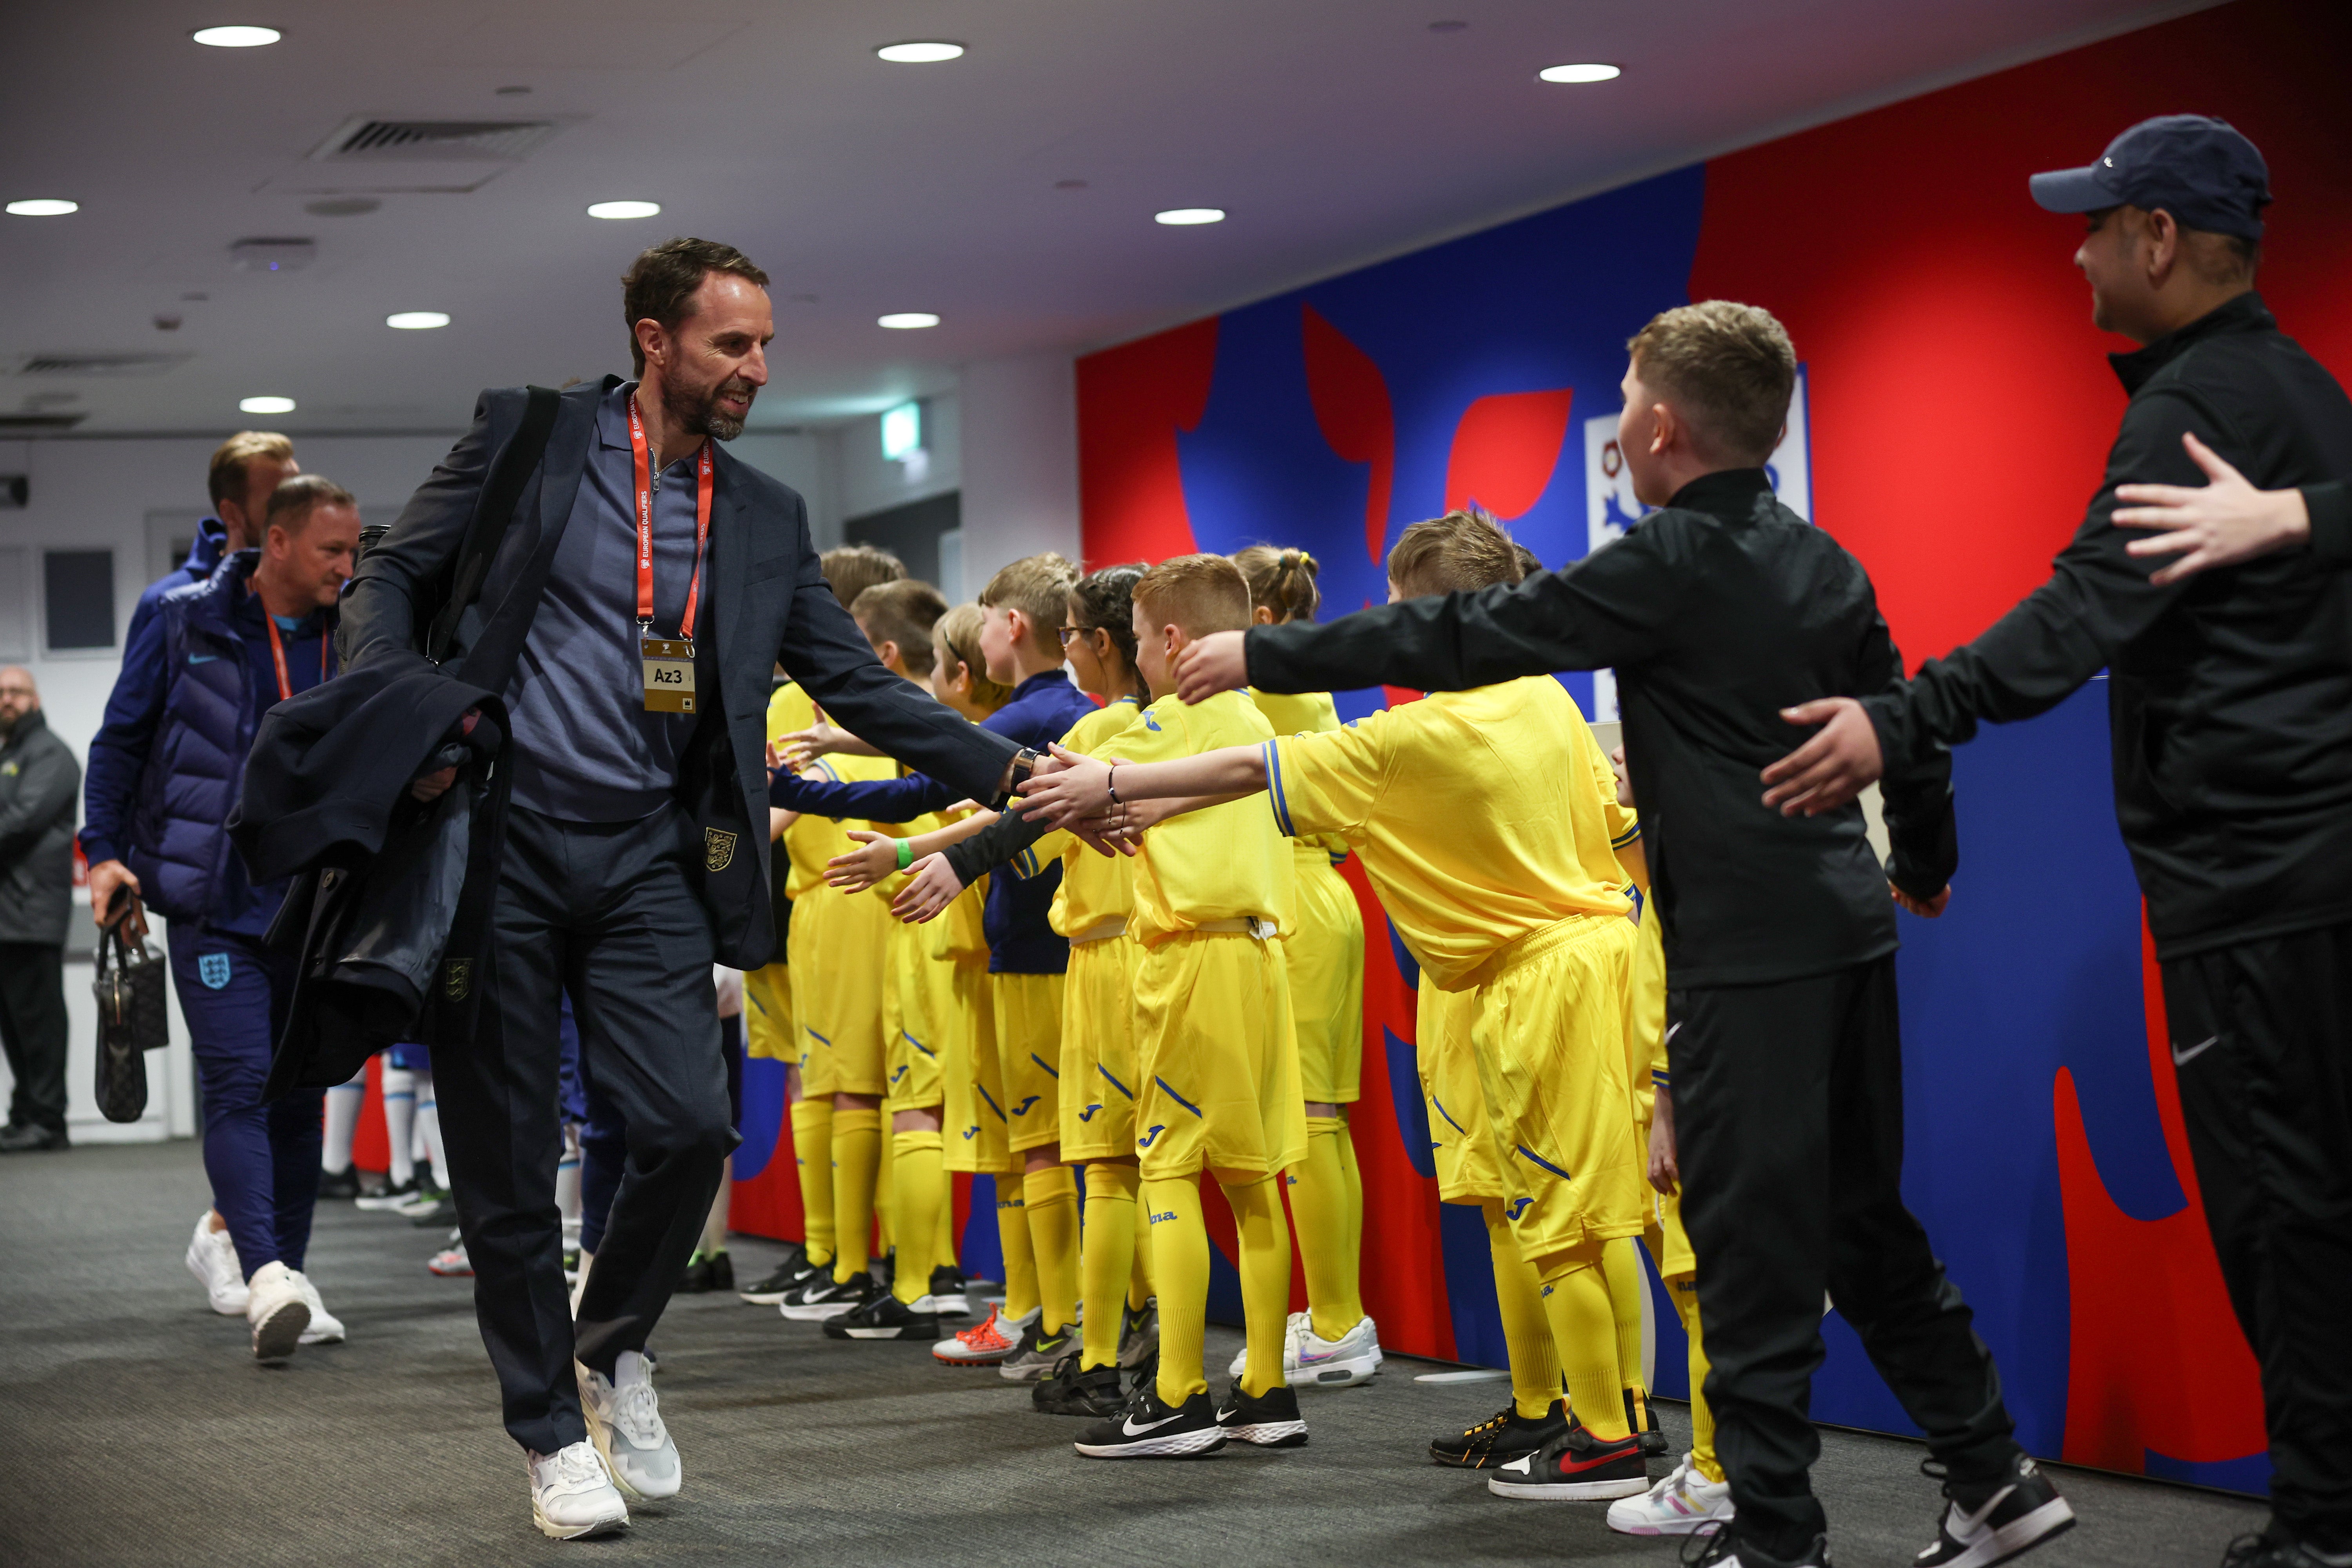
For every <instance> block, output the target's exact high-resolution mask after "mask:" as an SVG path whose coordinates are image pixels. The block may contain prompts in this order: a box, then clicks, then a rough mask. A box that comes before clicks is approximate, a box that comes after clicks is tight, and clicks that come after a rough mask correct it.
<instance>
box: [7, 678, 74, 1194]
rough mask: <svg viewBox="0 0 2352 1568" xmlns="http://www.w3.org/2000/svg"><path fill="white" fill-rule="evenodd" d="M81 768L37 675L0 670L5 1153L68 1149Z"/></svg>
mask: <svg viewBox="0 0 2352 1568" xmlns="http://www.w3.org/2000/svg"><path fill="white" fill-rule="evenodd" d="M80 794H81V765H80V764H79V763H76V762H75V761H74V756H73V752H71V751H70V750H68V748H67V746H66V743H65V742H63V741H60V740H58V738H57V736H56V734H55V733H54V732H52V731H50V729H49V726H48V723H47V721H45V720H44V719H43V718H42V717H41V694H40V691H39V690H38V689H37V688H36V687H35V686H34V685H33V672H32V671H31V670H29V669H26V668H21V667H20V666H17V665H13V664H12V665H8V666H6V667H5V668H0V1045H5V1047H7V1051H8V1074H9V1076H10V1077H11V1078H13V1079H16V1087H15V1088H14V1089H12V1090H11V1091H10V1093H9V1096H8V1125H7V1126H6V1127H5V1128H0V1153H5V1154H15V1153H21V1152H25V1151H27V1150H34V1149H63V1148H65V1147H66V1146H67V1145H66V982H65V951H66V949H65V942H66V922H67V921H68V919H69V918H70V916H71V914H72V906H73V830H74V802H75V800H76V799H78V798H79V796H80Z"/></svg>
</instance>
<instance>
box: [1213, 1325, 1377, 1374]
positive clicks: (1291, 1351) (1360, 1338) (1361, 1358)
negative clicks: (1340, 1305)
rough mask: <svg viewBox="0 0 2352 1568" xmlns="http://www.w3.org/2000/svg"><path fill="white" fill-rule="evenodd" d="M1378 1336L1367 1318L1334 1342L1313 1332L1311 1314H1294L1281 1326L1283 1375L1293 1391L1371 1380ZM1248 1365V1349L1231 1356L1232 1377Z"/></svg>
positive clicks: (1243, 1348) (1313, 1326) (1375, 1366)
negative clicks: (1232, 1359)
mask: <svg viewBox="0 0 2352 1568" xmlns="http://www.w3.org/2000/svg"><path fill="white" fill-rule="evenodd" d="M1381 1360H1382V1357H1381V1336H1380V1331H1379V1329H1378V1328H1377V1327H1376V1326H1375V1325H1374V1323H1373V1322H1372V1320H1371V1319H1370V1318H1369V1317H1365V1318H1360V1319H1358V1320H1357V1321H1356V1326H1355V1327H1354V1328H1352V1329H1349V1331H1347V1332H1346V1333H1344V1334H1342V1335H1340V1336H1339V1338H1338V1339H1337V1340H1327V1339H1325V1338H1323V1336H1322V1335H1320V1334H1318V1333H1317V1332H1316V1331H1315V1315H1314V1314H1313V1313H1312V1312H1293V1313H1291V1314H1290V1317H1289V1319H1288V1320H1287V1321H1286V1322H1285V1323H1284V1324H1283V1331H1282V1376H1283V1381H1284V1382H1286V1383H1287V1384H1290V1386H1291V1387H1293V1388H1346V1387H1348V1386H1349V1384H1358V1383H1364V1382H1368V1381H1370V1378H1371V1376H1372V1374H1373V1373H1377V1372H1379V1371H1380V1370H1381ZM1248 1365H1249V1346H1248V1345H1246V1344H1244V1345H1243V1346H1242V1349H1241V1352H1240V1353H1239V1354H1238V1355H1236V1356H1234V1364H1233V1368H1232V1371H1233V1375H1234V1376H1235V1377H1239V1376H1241V1375H1242V1373H1243V1372H1244V1370H1246V1369H1247V1367H1248Z"/></svg>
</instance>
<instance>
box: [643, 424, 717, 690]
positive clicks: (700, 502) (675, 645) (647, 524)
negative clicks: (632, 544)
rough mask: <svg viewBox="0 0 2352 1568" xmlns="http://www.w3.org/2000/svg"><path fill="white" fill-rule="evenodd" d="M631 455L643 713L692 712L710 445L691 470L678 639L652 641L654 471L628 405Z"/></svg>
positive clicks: (707, 528)
mask: <svg viewBox="0 0 2352 1568" xmlns="http://www.w3.org/2000/svg"><path fill="white" fill-rule="evenodd" d="M629 449H630V450H631V452H632V453H634V454H635V458H636V468H637V648H638V652H639V654H640V655H641V657H642V658H643V660H644V663H645V669H646V712H648V713H691V712H693V711H694V606H695V602H696V601H697V600H698V599H699V598H700V597H701V596H702V547H703V544H704V543H705V542H707V541H708V540H709V537H710V441H709V437H704V438H703V443H702V457H701V458H700V460H699V461H698V462H697V463H696V464H695V468H694V575H693V576H692V577H691V578H690V579H688V582H687V584H686V614H685V615H684V616H682V617H680V619H679V621H678V627H677V636H676V637H656V636H654V471H653V459H652V458H651V457H650V455H649V454H648V453H647V450H646V423H645V420H644V418H643V417H642V416H640V415H639V414H638V413H637V400H636V399H635V398H634V397H632V398H630V399H629Z"/></svg>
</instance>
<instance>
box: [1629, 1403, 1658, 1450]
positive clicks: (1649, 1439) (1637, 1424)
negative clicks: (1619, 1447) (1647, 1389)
mask: <svg viewBox="0 0 2352 1568" xmlns="http://www.w3.org/2000/svg"><path fill="white" fill-rule="evenodd" d="M1625 1426H1626V1427H1627V1428H1628V1429H1629V1430H1631V1431H1632V1432H1633V1436H1636V1437H1638V1438H1640V1439H1641V1440H1642V1452H1643V1453H1644V1454H1663V1453H1664V1452H1665V1451H1666V1435H1665V1434H1664V1432H1661V1431H1659V1430H1658V1413H1657V1412H1656V1411H1655V1410H1653V1409H1652V1408H1650V1396H1649V1395H1648V1394H1642V1395H1641V1396H1640V1397H1639V1398H1636V1397H1635V1396H1634V1394H1633V1390H1632V1389H1630V1388H1629V1389H1627V1390H1626V1391H1625Z"/></svg>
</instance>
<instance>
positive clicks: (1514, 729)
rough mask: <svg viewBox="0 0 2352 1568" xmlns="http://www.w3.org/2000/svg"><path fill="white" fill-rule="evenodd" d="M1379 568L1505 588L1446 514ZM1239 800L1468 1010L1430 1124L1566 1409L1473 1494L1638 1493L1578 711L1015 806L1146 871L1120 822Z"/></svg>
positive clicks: (1477, 541)
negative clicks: (1329, 840)
mask: <svg viewBox="0 0 2352 1568" xmlns="http://www.w3.org/2000/svg"><path fill="white" fill-rule="evenodd" d="M1389 569H1390V579H1391V595H1393V596H1395V597H1400V598H1401V597H1409V596H1412V595H1417V594H1421V593H1428V592H1443V591H1450V590H1452V589H1454V588H1460V587H1475V586H1478V585H1481V584H1485V583H1490V582H1504V583H1507V582H1513V581H1516V580H1517V575H1518V571H1519V568H1518V565H1517V558H1516V555H1515V553H1514V552H1513V551H1512V549H1511V546H1510V542H1509V541H1508V539H1507V537H1506V536H1505V535H1504V534H1503V533H1502V531H1501V530H1500V529H1499V528H1497V527H1496V525H1495V524H1494V522H1493V521H1492V520H1490V519H1487V518H1486V517H1484V516H1483V515H1471V514H1462V513H1456V514H1453V515H1451V516H1449V517H1446V518H1443V519H1438V520H1435V521H1432V522H1425V523H1417V524H1415V525H1414V526H1413V527H1412V528H1411V529H1408V530H1406V531H1405V533H1404V535H1403V537H1402V538H1401V539H1400V540H1399V541H1398V543H1397V546H1396V548H1395V550H1394V551H1392V552H1391V556H1390V561H1389ZM1108 750H1110V751H1113V752H1116V751H1118V748H1117V747H1112V748H1108ZM1261 789H1263V790H1265V791H1266V792H1267V795H1268V802H1267V804H1268V805H1270V806H1271V808H1272V814H1273V816H1275V818H1276V821H1277V823H1278V824H1279V825H1280V826H1281V827H1282V828H1283V829H1284V830H1285V831H1286V832H1287V833H1291V834H1301V833H1314V832H1336V833H1339V834H1340V835H1342V836H1344V837H1346V838H1347V840H1348V841H1349V844H1351V845H1352V846H1353V847H1355V848H1356V850H1357V852H1358V853H1359V854H1360V856H1361V857H1362V859H1363V864H1364V868H1365V870H1366V871H1367V872H1368V873H1369V874H1370V877H1371V879H1372V881H1373V884H1374V886H1375V887H1376V888H1377V889H1379V891H1380V894H1381V903H1382V904H1383V906H1384V907H1385V908H1386V909H1387V910H1388V912H1389V916H1390V919H1391V921H1393V922H1394V923H1395V925H1396V927H1397V929H1398V931H1399V933H1400V934H1401V935H1402V938H1403V940H1404V942H1405V944H1406V946H1407V947H1408V948H1409V949H1410V950H1411V951H1412V953H1413V956H1414V957H1415V958H1416V959H1417V960H1419V961H1420V963H1421V966H1422V978H1423V985H1424V986H1425V987H1427V986H1434V987H1436V988H1437V989H1439V990H1442V991H1445V992H1449V993H1462V992H1470V993H1473V994H1474V1001H1473V1003H1472V1005H1471V1007H1470V1009H1469V1011H1470V1019H1469V1035H1470V1044H1471V1052H1470V1054H1471V1056H1472V1058H1473V1059H1474V1060H1475V1067H1476V1072H1475V1078H1476V1080H1477V1096H1476V1100H1477V1103H1476V1105H1475V1114H1474V1113H1473V1111H1474V1107H1473V1105H1472V1104H1471V1103H1470V1102H1469V1097H1468V1095H1467V1093H1466V1091H1465V1103H1463V1104H1462V1105H1460V1106H1449V1109H1450V1110H1454V1112H1455V1118H1454V1120H1455V1121H1458V1123H1459V1134H1460V1136H1461V1137H1463V1138H1464V1139H1465V1140H1466V1141H1468V1142H1472V1143H1474V1144H1481V1145H1484V1148H1483V1150H1482V1151H1481V1152H1480V1154H1479V1156H1478V1157H1479V1158H1481V1159H1483V1160H1485V1161H1486V1162H1487V1163H1488V1164H1489V1165H1490V1166H1491V1168H1492V1169H1493V1171H1494V1172H1495V1173H1496V1181H1497V1182H1498V1184H1499V1185H1500V1187H1501V1190H1502V1193H1503V1194H1504V1196H1503V1200H1502V1201H1501V1202H1499V1203H1496V1204H1494V1205H1489V1209H1488V1212H1489V1217H1490V1234H1498V1235H1499V1237H1500V1241H1507V1242H1508V1243H1509V1244H1510V1245H1511V1246H1512V1247H1513V1249H1514V1250H1515V1252H1516V1253H1517V1256H1518V1257H1520V1258H1525V1259H1526V1260H1527V1262H1528V1264H1529V1265H1531V1266H1532V1267H1533V1269H1534V1271H1535V1273H1536V1276H1537V1278H1538V1279H1539V1280H1540V1289H1541V1291H1542V1294H1541V1296H1540V1298H1539V1300H1540V1302H1541V1306H1540V1309H1539V1310H1540V1311H1541V1314H1542V1315H1543V1316H1544V1317H1545V1318H1546V1319H1548V1320H1549V1328H1550V1337H1551V1340H1552V1342H1553V1343H1554V1345H1555V1347H1556V1348H1557V1352H1558V1354H1559V1362H1560V1364H1561V1368H1562V1371H1563V1372H1564V1373H1565V1381H1566V1384H1567V1386H1568V1389H1569V1392H1570V1400H1571V1404H1572V1406H1573V1414H1572V1415H1571V1414H1570V1413H1569V1412H1567V1411H1559V1412H1556V1413H1555V1412H1550V1411H1548V1412H1547V1413H1546V1415H1545V1416H1544V1417H1541V1418H1538V1420H1535V1421H1528V1422H1526V1423H1525V1425H1526V1426H1538V1427H1540V1426H1546V1425H1549V1426H1551V1427H1552V1430H1551V1432H1550V1433H1549V1435H1548V1436H1544V1435H1542V1434H1540V1433H1530V1432H1524V1431H1523V1432H1521V1433H1519V1434H1518V1436H1520V1437H1521V1438H1522V1439H1523V1440H1524V1438H1526V1437H1530V1436H1542V1437H1543V1440H1542V1446H1541V1447H1540V1448H1539V1449H1538V1450H1537V1451H1534V1452H1529V1451H1527V1450H1526V1449H1525V1448H1524V1447H1522V1448H1521V1451H1520V1452H1518V1454H1517V1457H1516V1458H1512V1459H1510V1460H1509V1461H1508V1462H1507V1463H1506V1464H1504V1465H1502V1466H1501V1467H1500V1468H1498V1469H1497V1472H1496V1482H1490V1483H1489V1484H1490V1486H1493V1487H1495V1488H1496V1489H1497V1490H1502V1491H1504V1494H1505V1495H1541V1496H1552V1497H1621V1496H1627V1495H1630V1494H1632V1493H1634V1492H1640V1491H1642V1490H1643V1489H1646V1487H1647V1485H1648V1478H1647V1472H1646V1468H1645V1467H1644V1465H1643V1458H1642V1453H1641V1448H1640V1445H1639V1443H1638V1441H1637V1440H1636V1439H1635V1438H1634V1437H1633V1435H1632V1434H1631V1433H1630V1432H1629V1431H1628V1429H1627V1426H1626V1422H1625V1412H1624V1406H1623V1403H1622V1398H1621V1396H1620V1391H1619V1383H1618V1372H1617V1340H1616V1331H1615V1324H1614V1321H1613V1318H1612V1310H1611V1302H1610V1296H1609V1290H1608V1287H1607V1285H1606V1283H1605V1281H1604V1279H1603V1277H1602V1274H1601V1259H1602V1256H1603V1253H1604V1250H1605V1248H1606V1247H1607V1245H1608V1243H1609V1242H1610V1241H1612V1240H1613V1239H1616V1238H1618V1237H1629V1236H1635V1235H1638V1234H1640V1232H1641V1230H1642V1228H1643V1203H1642V1184H1641V1183H1642V1160H1641V1155H1640V1152H1639V1151H1638V1150H1637V1148H1636V1147H1635V1144H1634V1141H1633V1107H1632V1096H1631V1089H1630V1086H1629V1085H1628V1083H1627V1080H1626V1056H1625V1044H1624V1033H1623V1031H1624V1022H1625V1011H1624V1010H1625V995H1626V990H1627V987H1628V985H1629V984H1630V983H1631V978H1632V976H1631V968H1632V959H1633V936H1634V931H1633V926H1632V924H1631V922H1629V921H1627V920H1626V919H1625V916H1626V915H1627V914H1628V913H1629V912H1630V911H1631V909H1632V904H1631V901H1630V900H1628V899H1627V898H1626V896H1625V894H1624V892H1623V890H1622V889H1623V880H1622V871H1621V869H1620V868H1619V866H1618V864H1617V861H1616V858H1615V856H1614V855H1613V854H1612V849H1611V842H1612V838H1613V837H1616V832H1615V831H1614V830H1613V829H1612V821H1613V820H1614V818H1615V817H1616V816H1618V815H1619V813H1618V808H1617V806H1616V802H1615V799H1614V793H1613V791H1614V785H1613V781H1611V780H1610V779H1609V775H1608V768H1607V763H1606V762H1605V761H1604V760H1603V759H1602V758H1601V754H1600V750H1599V747H1598V745H1597V744H1596V743H1595V742H1593V740H1592V735H1591V729H1590V727H1589V726H1588V725H1587V724H1586V723H1585V721H1584V719H1583V715H1581V714H1580V713H1579V712H1578V711H1577V710H1576V707H1575V704H1574V703H1573V702H1572V701H1571V700H1570V699H1569V697H1568V695H1567V693H1566V691H1565V690H1563V689H1561V688H1560V686H1559V683H1558V682H1556V681H1553V680H1550V679H1526V680H1518V681H1511V682H1507V683H1504V684H1502V685H1499V686H1494V687H1487V688H1484V689H1479V690H1475V691H1468V692H1461V693H1455V694H1450V695H1446V696H1442V697H1433V698H1430V699H1425V700H1422V701H1419V702H1413V703H1409V704H1406V705H1404V706H1402V707H1397V708H1391V709H1389V710H1385V711H1383V712H1381V713H1377V714H1374V715H1372V716H1370V718H1367V719H1365V720H1362V721H1359V722H1358V723H1356V724H1354V725H1350V726H1349V727H1347V728H1344V729H1341V730H1338V731H1328V732H1326V733H1321V734H1307V735H1297V736H1289V737H1284V738H1281V739H1278V740H1274V741H1270V742H1264V743H1261V744H1258V745H1255V746H1240V747H1234V748H1231V749H1227V750H1224V751H1220V752H1214V753H1212V754H1209V755H1206V756H1199V757H1195V758H1193V759H1192V760H1190V761H1187V762H1176V763H1166V764H1162V765H1160V766H1155V767H1141V766H1135V765H1131V763H1129V762H1127V761H1121V762H1119V763H1118V764H1117V765H1116V766H1109V767H1106V766H1105V765H1104V764H1101V763H1089V762H1084V761H1078V762H1075V763H1072V764H1071V765H1069V766H1067V767H1066V768H1063V769H1060V770H1057V771H1056V772H1055V773H1052V774H1050V775H1048V776H1047V777H1045V778H1043V779H1040V780H1037V781H1034V782H1033V784H1031V786H1030V790H1029V796H1030V800H1029V807H1030V809H1032V810H1033V811H1034V812H1036V813H1038V814H1039V815H1042V816H1049V817H1053V818H1055V819H1056V820H1062V821H1066V822H1078V823H1086V824H1089V825H1096V826H1095V828H1094V830H1096V831H1102V830H1103V827H1102V826H1099V825H1102V824H1105V823H1108V825H1109V826H1110V828H1111V830H1113V831H1117V830H1118V829H1119V828H1120V827H1121V826H1122V819H1123V818H1126V817H1128V816H1135V817H1139V818H1140V819H1141V820H1143V821H1144V822H1146V823H1147V824H1148V823H1152V822H1156V823H1157V824H1158V825H1157V826H1150V827H1149V831H1148V832H1146V833H1145V835H1144V846H1145V847H1144V851H1143V854H1144V857H1145V858H1147V859H1148V858H1150V854H1151V846H1152V842H1153V840H1154V839H1155V838H1157V837H1160V836H1162V835H1164V834H1166V833H1167V832H1168V831H1169V828H1170V827H1171V826H1175V825H1177V824H1180V823H1181V822H1182V821H1184V820H1185V818H1184V817H1183V816H1172V817H1171V816H1167V813H1166V812H1165V811H1157V810H1155V811H1142V812H1139V811H1137V809H1136V803H1138V802H1150V801H1153V800H1164V799H1169V798H1179V799H1181V798H1186V797H1190V798H1201V797H1205V798H1209V799H1215V800H1230V799H1232V798H1233V797H1234V795H1237V794H1242V793H1254V792H1255V791H1257V790H1261ZM1223 809H1226V810H1230V809H1232V808H1231V807H1225V808H1223ZM1162 818H1164V819H1165V820H1162ZM1125 825H1126V826H1132V824H1131V823H1129V824H1125ZM1499 1251H1500V1245H1499V1242H1498V1252H1499ZM1497 1272H1498V1275H1500V1274H1501V1273H1502V1272H1503V1271H1502V1270H1501V1269H1500V1268H1498V1271H1497ZM1163 1300H1164V1298H1163ZM1163 1311H1164V1306H1163ZM1531 1315H1532V1314H1530V1316H1531ZM1547 1392H1548V1391H1547ZM1507 1414H1508V1415H1510V1416H1511V1417H1513V1418H1514V1419H1515V1421H1516V1420H1517V1418H1518V1413H1517V1411H1516V1410H1514V1411H1513V1412H1511V1413H1507ZM1514 1467H1517V1468H1516V1470H1515V1469H1514ZM1497 1483H1499V1484H1497Z"/></svg>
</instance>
